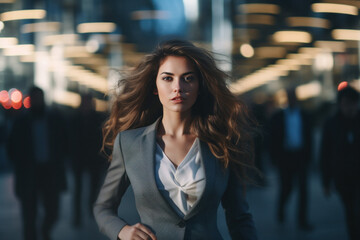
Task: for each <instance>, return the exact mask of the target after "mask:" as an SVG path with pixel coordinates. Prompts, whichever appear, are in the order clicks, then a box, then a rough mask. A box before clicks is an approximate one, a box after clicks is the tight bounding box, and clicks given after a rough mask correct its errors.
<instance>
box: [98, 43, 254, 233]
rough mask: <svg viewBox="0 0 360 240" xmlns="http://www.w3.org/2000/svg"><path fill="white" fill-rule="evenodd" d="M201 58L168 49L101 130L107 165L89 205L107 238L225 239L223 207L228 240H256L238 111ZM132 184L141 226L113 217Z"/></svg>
mask: <svg viewBox="0 0 360 240" xmlns="http://www.w3.org/2000/svg"><path fill="white" fill-rule="evenodd" d="M226 78H227V75H226V74H225V73H224V72H222V71H221V70H219V69H218V68H217V67H216V64H215V61H214V59H213V57H212V56H211V55H210V54H209V53H208V52H207V51H205V50H203V49H201V48H198V47H195V46H194V45H193V44H191V43H189V42H186V41H178V40H173V41H168V42H165V43H163V44H161V45H160V46H159V47H157V48H156V49H155V50H154V52H153V53H152V54H150V55H147V56H145V57H144V59H143V61H142V62H141V63H140V64H139V65H138V66H137V67H136V68H135V69H134V70H133V71H132V72H131V74H130V75H129V76H128V77H125V78H124V79H122V80H121V81H120V84H123V85H122V88H121V89H122V92H121V94H120V95H119V96H118V97H117V99H116V101H115V103H114V105H113V108H112V111H111V115H110V118H109V120H108V121H107V122H106V124H105V127H104V133H105V134H104V137H105V140H104V141H105V144H108V145H109V146H110V147H112V148H113V154H112V160H111V165H110V167H109V169H108V173H107V176H106V179H105V182H104V185H103V187H102V189H101V191H100V194H99V197H98V200H97V202H96V204H95V206H94V214H95V218H96V221H97V223H98V225H99V227H100V230H101V231H102V232H103V233H105V234H106V235H107V236H108V237H109V238H110V239H114V240H115V239H118V238H119V239H153V240H154V239H160V240H163V239H164V240H167V239H175V240H176V239H221V235H220V233H219V231H218V229H217V221H216V217H217V209H218V206H219V204H220V201H221V203H222V205H223V207H224V209H225V215H226V220H227V225H228V227H229V231H230V235H231V236H232V238H233V239H257V237H256V233H255V227H254V223H253V220H252V216H251V214H250V213H249V212H248V205H247V203H246V201H245V199H244V196H243V194H244V188H243V185H242V184H241V183H240V182H242V181H241V179H243V180H244V179H245V178H246V174H245V172H246V170H247V168H252V167H253V162H252V147H251V139H252V137H251V132H250V129H251V128H250V125H249V124H248V120H247V119H248V118H247V115H246V112H245V111H244V106H242V105H240V103H239V102H238V101H237V100H236V98H235V97H234V96H233V95H232V94H231V93H230V91H229V90H228V89H227V87H226V84H225V79H226ZM129 184H131V185H132V188H133V191H134V196H135V201H136V208H137V210H138V212H139V215H140V218H141V223H138V224H135V225H133V226H129V225H128V224H127V223H126V222H125V221H124V220H122V219H121V218H119V217H118V216H117V208H118V206H119V204H120V201H121V198H122V196H123V194H124V192H125V190H126V189H127V187H128V186H129Z"/></svg>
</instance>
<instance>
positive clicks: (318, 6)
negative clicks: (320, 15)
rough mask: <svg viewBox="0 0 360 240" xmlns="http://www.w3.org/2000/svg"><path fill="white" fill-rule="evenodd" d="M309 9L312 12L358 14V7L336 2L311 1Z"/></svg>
mask: <svg viewBox="0 0 360 240" xmlns="http://www.w3.org/2000/svg"><path fill="white" fill-rule="evenodd" d="M311 9H312V10H313V11H314V12H324V13H340V14H349V15H358V8H357V7H355V6H351V5H346V4H337V3H313V4H312V5H311Z"/></svg>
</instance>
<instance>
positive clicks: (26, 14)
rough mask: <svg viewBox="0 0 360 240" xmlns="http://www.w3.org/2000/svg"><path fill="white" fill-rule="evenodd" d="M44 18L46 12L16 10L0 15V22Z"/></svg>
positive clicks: (39, 10)
mask: <svg viewBox="0 0 360 240" xmlns="http://www.w3.org/2000/svg"><path fill="white" fill-rule="evenodd" d="M45 16H46V11H45V10H42V9H32V10H18V11H10V12H4V13H2V14H1V15H0V19H1V21H13V20H22V19H43V18H45Z"/></svg>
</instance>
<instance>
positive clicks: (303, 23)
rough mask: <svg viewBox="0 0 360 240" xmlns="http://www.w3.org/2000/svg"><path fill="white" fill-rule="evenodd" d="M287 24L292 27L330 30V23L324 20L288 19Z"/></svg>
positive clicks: (308, 18)
mask: <svg viewBox="0 0 360 240" xmlns="http://www.w3.org/2000/svg"><path fill="white" fill-rule="evenodd" d="M286 22H287V24H288V25H289V26H290V27H316V28H330V21H329V20H327V19H324V18H314V17H288V18H286Z"/></svg>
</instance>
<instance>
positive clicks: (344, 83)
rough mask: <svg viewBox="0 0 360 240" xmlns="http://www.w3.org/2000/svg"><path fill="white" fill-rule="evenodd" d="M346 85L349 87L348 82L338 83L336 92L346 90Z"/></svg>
mask: <svg viewBox="0 0 360 240" xmlns="http://www.w3.org/2000/svg"><path fill="white" fill-rule="evenodd" d="M348 85H349V83H348V82H345V81H344V82H341V83H339V85H338V91H341V90H343V89H344V88H346V87H347V86H348Z"/></svg>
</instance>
